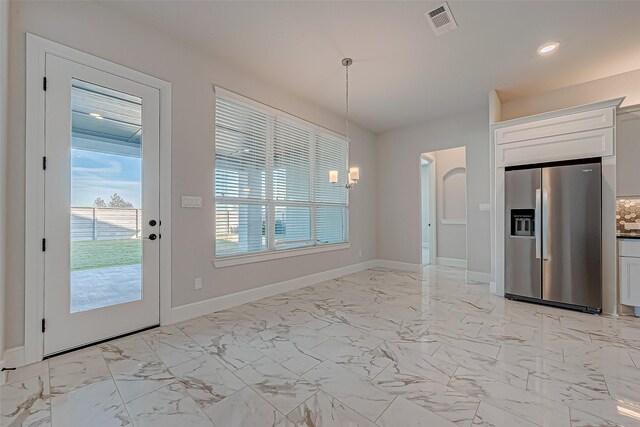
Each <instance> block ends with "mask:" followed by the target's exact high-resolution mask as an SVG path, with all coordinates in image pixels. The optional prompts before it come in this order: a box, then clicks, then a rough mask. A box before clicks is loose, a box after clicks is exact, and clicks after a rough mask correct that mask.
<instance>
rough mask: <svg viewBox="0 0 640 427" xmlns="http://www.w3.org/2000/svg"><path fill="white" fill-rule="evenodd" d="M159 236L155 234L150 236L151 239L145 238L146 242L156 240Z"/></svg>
mask: <svg viewBox="0 0 640 427" xmlns="http://www.w3.org/2000/svg"><path fill="white" fill-rule="evenodd" d="M157 238H158V236H156V235H155V234H149V237H143V239H144V240H156V239H157Z"/></svg>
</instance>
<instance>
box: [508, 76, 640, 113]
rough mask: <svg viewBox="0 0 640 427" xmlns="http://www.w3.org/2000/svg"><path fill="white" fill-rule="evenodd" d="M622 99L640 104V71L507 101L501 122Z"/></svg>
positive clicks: (629, 103)
mask: <svg viewBox="0 0 640 427" xmlns="http://www.w3.org/2000/svg"><path fill="white" fill-rule="evenodd" d="M622 96H624V97H626V98H625V100H624V101H623V103H622V106H623V107H626V106H630V105H636V104H640V70H634V71H629V72H627V73H622V74H616V75H614V76H610V77H605V78H602V79H598V80H592V81H590V82H586V83H581V84H577V85H573V86H567V87H564V88H560V89H556V90H553V91H550V92H544V93H540V94H535V95H531V96H526V97H520V98H515V99H510V100H508V101H503V102H502V105H501V118H500V120H509V119H514V118H517V117H525V116H530V115H532V114H538V113H544V112H545V111H553V110H559V109H561V108H569V107H575V106H576V105H583V104H591V103H593V102H598V101H606V100H608V99H613V98H618V97H622Z"/></svg>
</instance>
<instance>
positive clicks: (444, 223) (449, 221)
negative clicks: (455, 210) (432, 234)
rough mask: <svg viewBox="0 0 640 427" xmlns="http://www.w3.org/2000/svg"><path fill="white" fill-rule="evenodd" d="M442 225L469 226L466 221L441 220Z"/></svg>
mask: <svg viewBox="0 0 640 427" xmlns="http://www.w3.org/2000/svg"><path fill="white" fill-rule="evenodd" d="M440 224H442V225H467V220H466V219H445V218H440Z"/></svg>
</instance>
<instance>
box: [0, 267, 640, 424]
mask: <svg viewBox="0 0 640 427" xmlns="http://www.w3.org/2000/svg"><path fill="white" fill-rule="evenodd" d="M2 384H3V385H2V386H1V387H0V426H1V427H6V426H12V427H13V426H54V427H63V426H64V427H66V426H74V427H75V426H120V427H123V426H153V427H158V426H179V427H189V426H208V427H212V426H214V427H236V426H237V427H252V426H255V427H261V426H265V427H266V426H269V427H272V426H291V427H293V426H332V427H356V426H361V427H412V426H453V427H455V426H458V427H468V426H497V427H501V426H507V427H513V426H572V427H578V426H640V320H638V319H635V318H625V317H623V318H611V317H604V316H593V315H588V314H582V313H577V312H572V311H567V310H560V309H556V308H550V307H545V306H538V305H532V304H525V303H520V302H513V301H508V300H505V299H503V298H501V297H496V296H493V295H491V294H490V293H489V289H488V285H487V284H484V283H475V282H472V283H466V282H465V280H464V271H462V270H457V269H452V268H443V267H427V268H425V269H424V271H423V272H422V274H413V273H407V272H401V271H394V270H388V269H371V270H366V271H362V272H359V273H355V274H352V275H349V276H345V277H342V278H339V279H336V280H331V281H328V282H324V283H320V284H317V285H314V286H311V287H307V288H303V289H300V290H296V291H292V292H289V293H286V294H281V295H276V296H273V297H270V298H265V299H262V300H259V301H255V302H253V303H250V304H245V305H242V306H239V307H234V308H232V309H230V310H224V311H220V312H217V313H213V314H211V315H207V316H203V317H199V318H196V319H192V320H189V321H186V322H182V323H179V324H176V325H169V326H165V327H162V328H158V329H154V330H150V331H145V332H143V333H139V334H136V335H133V336H129V337H125V338H121V339H118V340H115V341H111V342H109V343H106V344H101V345H97V346H93V347H90V348H86V349H82V350H79V351H76V352H73V353H69V354H65V355H62V356H58V357H55V358H51V359H49V360H45V361H43V362H41V363H37V364H34V365H30V366H26V367H23V368H20V369H18V370H16V371H10V372H8V373H5V376H4V377H2Z"/></svg>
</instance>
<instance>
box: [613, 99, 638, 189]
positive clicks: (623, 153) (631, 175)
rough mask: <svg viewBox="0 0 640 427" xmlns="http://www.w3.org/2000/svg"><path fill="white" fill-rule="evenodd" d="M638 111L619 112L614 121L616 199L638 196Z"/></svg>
mask: <svg viewBox="0 0 640 427" xmlns="http://www.w3.org/2000/svg"><path fill="white" fill-rule="evenodd" d="M638 159H640V109H634V110H626V111H620V113H619V114H618V117H617V120H616V175H617V193H618V197H634V196H640V180H639V179H638Z"/></svg>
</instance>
